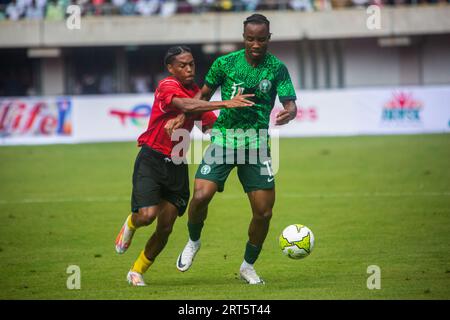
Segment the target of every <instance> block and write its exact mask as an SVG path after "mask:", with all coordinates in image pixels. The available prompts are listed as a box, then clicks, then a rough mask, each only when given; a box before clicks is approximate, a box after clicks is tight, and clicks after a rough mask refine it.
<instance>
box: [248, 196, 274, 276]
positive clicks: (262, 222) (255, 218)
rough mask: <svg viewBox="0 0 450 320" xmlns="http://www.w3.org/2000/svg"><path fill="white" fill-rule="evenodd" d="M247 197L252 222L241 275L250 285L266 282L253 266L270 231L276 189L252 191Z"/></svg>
mask: <svg viewBox="0 0 450 320" xmlns="http://www.w3.org/2000/svg"><path fill="white" fill-rule="evenodd" d="M247 195H248V198H249V200H250V205H251V208H252V220H251V221H250V225H249V228H248V242H247V244H246V247H245V254H244V261H243V262H242V265H241V268H240V274H241V277H242V278H243V279H244V280H246V281H247V282H248V283H249V284H260V283H264V281H263V280H262V279H261V278H260V277H259V276H258V274H257V273H256V271H255V269H254V266H253V265H254V264H255V262H256V260H257V259H258V256H259V253H260V252H261V249H262V246H263V243H264V240H265V239H266V236H267V233H268V231H269V225H270V219H271V218H272V208H273V205H274V203H275V189H270V190H257V191H251V192H248V193H247Z"/></svg>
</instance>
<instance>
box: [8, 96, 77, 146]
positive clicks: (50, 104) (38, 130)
mask: <svg viewBox="0 0 450 320" xmlns="http://www.w3.org/2000/svg"><path fill="white" fill-rule="evenodd" d="M73 124H74V123H73V104H72V99H71V98H70V97H56V98H55V97H34V98H0V145H2V144H39V143H67V142H69V143H70V142H73Z"/></svg>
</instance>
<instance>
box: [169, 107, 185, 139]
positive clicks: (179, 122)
mask: <svg viewBox="0 0 450 320" xmlns="http://www.w3.org/2000/svg"><path fill="white" fill-rule="evenodd" d="M185 120H186V116H185V115H184V113H180V114H179V115H178V116H176V117H175V118H173V119H170V120H169V121H167V123H166V125H165V126H164V130H165V131H166V133H167V134H168V135H169V137H171V136H172V133H173V132H174V131H175V130H177V129H179V128H181V127H182V126H183V124H184V121H185Z"/></svg>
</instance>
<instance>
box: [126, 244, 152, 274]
mask: <svg viewBox="0 0 450 320" xmlns="http://www.w3.org/2000/svg"><path fill="white" fill-rule="evenodd" d="M152 263H153V261H150V260H148V258H147V257H146V256H145V254H144V250H142V252H141V254H140V255H139V257H138V258H137V260H136V261H135V262H134V264H133V267H132V268H131V271H134V272H137V273H140V274H144V273H145V271H147V269H148V268H149V267H150V266H151V265H152Z"/></svg>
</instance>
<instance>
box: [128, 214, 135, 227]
mask: <svg viewBox="0 0 450 320" xmlns="http://www.w3.org/2000/svg"><path fill="white" fill-rule="evenodd" d="M127 224H128V228H130V229H131V230H136V227H135V226H134V224H133V221H132V220H131V214H130V215H129V216H128V219H127Z"/></svg>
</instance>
